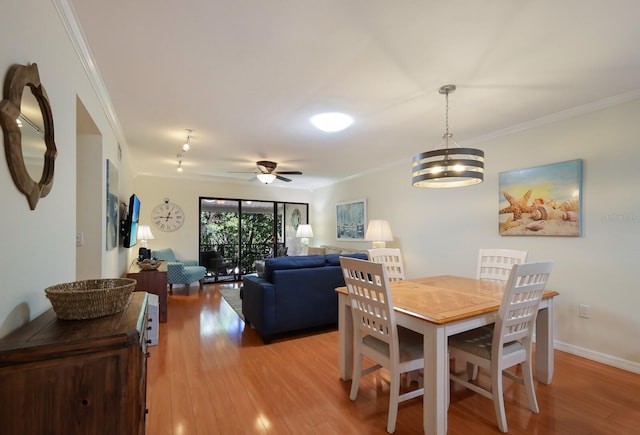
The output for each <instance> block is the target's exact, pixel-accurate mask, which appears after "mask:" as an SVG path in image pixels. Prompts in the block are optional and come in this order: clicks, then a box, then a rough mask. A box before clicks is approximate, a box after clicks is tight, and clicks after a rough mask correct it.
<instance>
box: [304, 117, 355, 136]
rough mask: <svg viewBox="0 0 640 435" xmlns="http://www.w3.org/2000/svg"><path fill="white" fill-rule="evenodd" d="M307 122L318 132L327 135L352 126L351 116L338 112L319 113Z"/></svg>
mask: <svg viewBox="0 0 640 435" xmlns="http://www.w3.org/2000/svg"><path fill="white" fill-rule="evenodd" d="M309 120H310V121H311V123H312V124H313V125H314V126H315V127H316V128H317V129H318V130H322V131H324V132H327V133H335V132H337V131H342V130H344V129H345V128H347V127H349V126H350V125H351V124H353V118H352V117H351V116H349V115H346V114H344V113H339V112H329V113H319V114H317V115H314V116H312V117H311V118H310V119H309Z"/></svg>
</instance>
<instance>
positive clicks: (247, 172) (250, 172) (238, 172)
mask: <svg viewBox="0 0 640 435" xmlns="http://www.w3.org/2000/svg"><path fill="white" fill-rule="evenodd" d="M255 173H256V171H227V174H255Z"/></svg>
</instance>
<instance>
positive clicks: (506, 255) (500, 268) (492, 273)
mask: <svg viewBox="0 0 640 435" xmlns="http://www.w3.org/2000/svg"><path fill="white" fill-rule="evenodd" d="M525 261H527V251H517V250H513V249H480V252H479V254H478V269H477V274H476V278H478V279H481V280H484V281H497V282H507V280H508V279H509V273H510V272H511V268H512V267H513V266H514V265H515V264H522V263H524V262H525Z"/></svg>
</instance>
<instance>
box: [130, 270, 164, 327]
mask: <svg viewBox="0 0 640 435" xmlns="http://www.w3.org/2000/svg"><path fill="white" fill-rule="evenodd" d="M127 278H133V279H135V280H136V281H137V282H138V283H137V284H136V289H135V291H145V292H148V293H153V294H154V295H158V304H159V307H158V310H159V313H158V314H159V316H158V317H159V318H160V323H165V322H166V321H167V303H168V299H169V296H168V295H167V262H166V261H161V263H160V267H158V268H157V269H155V270H142V269H140V266H138V265H137V264H136V263H133V264H132V265H131V267H130V268H129V272H128V273H127Z"/></svg>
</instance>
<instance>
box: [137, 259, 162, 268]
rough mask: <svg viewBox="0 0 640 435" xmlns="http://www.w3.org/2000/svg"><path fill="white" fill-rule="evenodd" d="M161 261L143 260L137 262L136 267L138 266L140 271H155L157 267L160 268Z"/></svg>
mask: <svg viewBox="0 0 640 435" xmlns="http://www.w3.org/2000/svg"><path fill="white" fill-rule="evenodd" d="M161 261H162V260H156V259H148V258H147V259H145V260H142V261H138V266H140V269H141V270H156V269H157V268H158V267H160V262H161Z"/></svg>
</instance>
